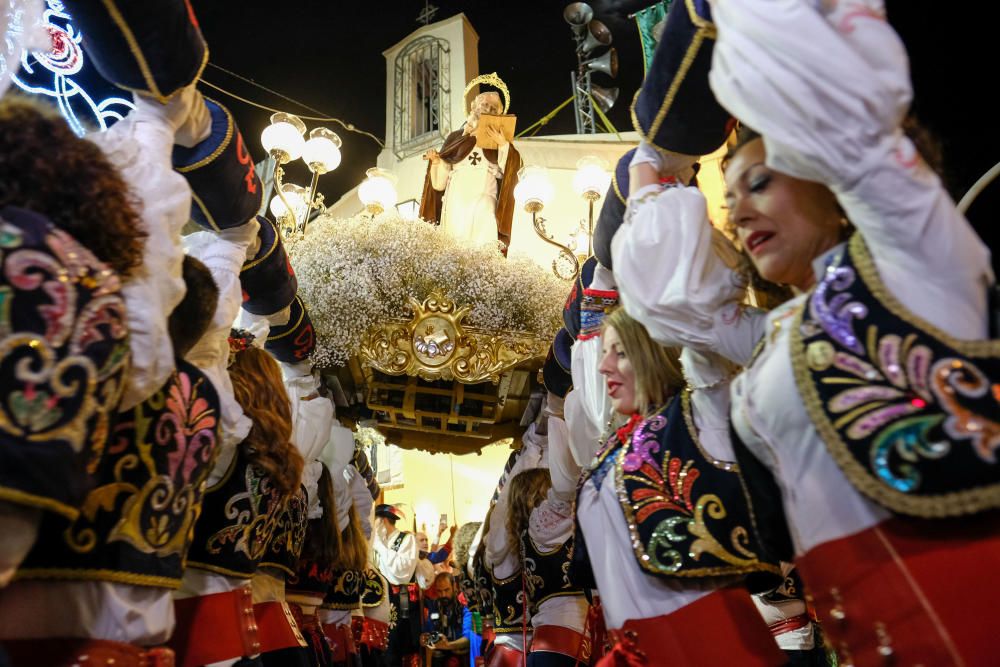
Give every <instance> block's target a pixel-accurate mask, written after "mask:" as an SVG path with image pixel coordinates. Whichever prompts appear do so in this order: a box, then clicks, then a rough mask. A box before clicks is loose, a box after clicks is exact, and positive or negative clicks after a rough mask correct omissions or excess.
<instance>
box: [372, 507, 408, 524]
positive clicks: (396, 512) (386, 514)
mask: <svg viewBox="0 0 1000 667" xmlns="http://www.w3.org/2000/svg"><path fill="white" fill-rule="evenodd" d="M375 516H380V517H383V518H386V519H389V521H392V522H393V523H396V522H397V521H399V520H401V519H402V518H403V512H402V510H400V509H399V508H398V507H395V506H393V505H386V504H382V505H376V506H375Z"/></svg>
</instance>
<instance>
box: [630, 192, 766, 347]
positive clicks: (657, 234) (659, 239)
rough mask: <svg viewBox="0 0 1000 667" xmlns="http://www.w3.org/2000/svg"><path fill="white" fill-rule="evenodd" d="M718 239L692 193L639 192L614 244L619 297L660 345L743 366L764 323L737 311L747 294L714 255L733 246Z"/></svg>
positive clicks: (702, 201)
mask: <svg viewBox="0 0 1000 667" xmlns="http://www.w3.org/2000/svg"><path fill="white" fill-rule="evenodd" d="M716 236H721V232H719V231H718V230H717V229H715V228H714V227H712V224H711V222H709V219H708V212H707V209H706V203H705V197H704V195H702V193H701V192H699V191H698V189H697V188H693V187H669V188H665V189H664V188H661V187H660V186H659V185H649V186H646V187H643V188H640V189H639V190H638V191H637V192H636V193H634V194H633V195H632V196H630V197H629V201H628V207H627V209H626V211H625V219H624V221H623V222H622V226H621V227H620V228H619V229H618V232H617V233H616V234H615V236H614V238H613V239H612V241H611V256H612V258H613V260H614V267H615V277H616V278H617V282H618V292H619V296H620V298H621V303H622V305H623V306H624V308H625V310H626V312H628V314H629V315H631V316H632V317H633V318H635V319H636V320H638V321H639V322H641V323H642V324H643V325H644V326H645V327H646V329H647V330H648V331H649V334H650V336H652V337H653V338H654V339H655V340H656V341H657V342H659V343H661V344H664V345H679V346H684V347H693V348H695V349H700V350H712V351H716V352H718V353H720V354H722V355H723V356H725V357H726V358H728V359H732V360H733V361H735V362H736V363H739V364H744V363H746V362H747V361H748V360H749V359H750V356H751V354H752V353H753V348H754V345H755V344H756V342H757V340H759V338H760V336H761V334H762V332H763V327H764V319H765V317H766V316H765V314H764V313H761V312H759V311H756V310H754V309H751V308H743V307H741V306H740V301H742V299H743V294H744V290H743V288H742V287H741V286H740V285H739V283H738V281H737V280H736V276H735V275H734V274H733V271H732V270H731V269H730V265H729V264H727V262H726V261H724V259H723V257H721V256H720V254H719V253H720V252H726V251H728V250H729V248H731V244H729V242H728V241H727V240H726V239H724V238H713V237H716Z"/></svg>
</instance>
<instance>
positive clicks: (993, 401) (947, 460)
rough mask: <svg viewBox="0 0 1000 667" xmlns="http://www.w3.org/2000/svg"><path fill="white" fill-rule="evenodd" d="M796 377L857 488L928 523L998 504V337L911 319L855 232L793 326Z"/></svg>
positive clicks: (832, 452) (814, 417)
mask: <svg viewBox="0 0 1000 667" xmlns="http://www.w3.org/2000/svg"><path fill="white" fill-rule="evenodd" d="M790 335H791V355H792V366H793V369H794V372H795V381H796V384H797V386H798V389H799V393H800V394H801V395H802V400H803V402H804V403H805V406H806V410H807V411H808V413H809V417H810V419H812V421H813V424H814V425H815V426H816V430H817V431H818V432H819V434H820V436H821V437H822V438H823V441H824V442H825V443H826V447H827V449H828V450H829V452H830V455H831V456H832V457H833V459H834V460H835V461H836V462H837V464H838V465H839V466H840V468H841V469H842V470H843V471H844V474H845V475H846V476H847V478H848V480H850V482H851V484H853V485H854V487H855V488H856V489H857V490H858V491H860V492H861V493H863V494H865V495H866V496H868V497H869V498H871V499H872V500H874V501H876V502H878V503H880V504H882V505H885V506H886V507H888V508H889V509H890V510H892V511H894V512H899V513H901V514H907V515H912V516H918V517H943V516H956V515H961V514H972V513H976V512H981V511H984V510H988V509H992V508H996V507H1000V465H998V462H997V456H996V455H997V449H998V448H1000V384H998V382H1000V340H982V341H960V340H957V339H955V338H953V337H952V336H949V335H948V334H946V333H945V332H943V331H941V330H939V329H937V328H936V327H934V326H933V325H931V324H929V323H927V322H924V321H923V320H921V319H920V318H918V317H917V316H916V315H914V314H912V313H910V312H909V311H907V310H906V309H905V308H904V307H903V306H902V304H900V303H899V302H898V301H897V300H896V298H895V297H894V296H893V295H892V294H890V293H889V291H888V290H887V289H886V288H885V286H884V285H883V284H882V282H881V280H880V278H879V275H878V271H877V269H876V267H875V263H874V261H873V260H872V258H871V256H870V255H869V253H868V250H867V247H866V246H865V243H864V239H863V238H862V237H861V235H860V234H855V235H854V236H853V237H852V238H851V240H850V242H849V243H848V247H847V249H846V251H842V252H841V253H840V255H839V257H837V258H836V259H835V260H834V261H833V263H832V264H831V265H830V266H829V268H827V270H826V273H825V275H824V276H823V278H822V279H821V280H820V281H819V283H818V284H817V285H816V287H815V288H814V289H813V292H812V294H811V295H810V296H809V299H808V301H807V302H806V306H805V307H804V308H802V310H801V312H800V313H799V315H798V319H797V321H796V322H795V323H794V324H793V326H792V330H791V334H790Z"/></svg>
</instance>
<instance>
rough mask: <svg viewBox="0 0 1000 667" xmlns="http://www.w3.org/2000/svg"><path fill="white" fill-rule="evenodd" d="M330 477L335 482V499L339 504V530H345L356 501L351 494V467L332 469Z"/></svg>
mask: <svg viewBox="0 0 1000 667" xmlns="http://www.w3.org/2000/svg"><path fill="white" fill-rule="evenodd" d="M323 465H326V464H325V463H324V464H323ZM327 469H328V470H329V468H327ZM330 479H331V480H332V482H333V501H334V502H335V503H336V504H337V530H344V528H347V524H348V522H349V521H350V518H351V504H352V503H353V502H354V498H353V496H352V495H351V473H350V468H349V467H348V468H347V469H346V470H341V471H336V470H330Z"/></svg>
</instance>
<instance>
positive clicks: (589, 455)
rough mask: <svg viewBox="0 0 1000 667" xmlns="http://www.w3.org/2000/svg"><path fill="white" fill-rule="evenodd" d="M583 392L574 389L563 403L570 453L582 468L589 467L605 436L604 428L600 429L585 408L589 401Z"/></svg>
mask: <svg viewBox="0 0 1000 667" xmlns="http://www.w3.org/2000/svg"><path fill="white" fill-rule="evenodd" d="M582 392H583V390H582V389H576V388H574V389H573V390H572V391H571V392H569V393H568V394H566V400H565V402H564V403H563V417H564V420H565V423H566V427H567V429H568V430H569V448H570V452H572V454H573V459H574V460H575V461H576V464H577V465H579V466H580V467H583V466H585V465H589V464H590V462H591V461H592V460H593V458H594V456H596V455H597V451H598V450H599V449H600V448H601V445H602V444H603V443H602V442H601V436H602V435H603V434H604V426H603V425H602V426H600V427H599V426H598V424H597V422H595V421H594V420H593V419H592V416H591V415H590V414H588V413H587V410H586V409H585V408H584V406H583V402H584V401H585V400H587V399H585V398H584V394H583V393H582Z"/></svg>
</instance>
